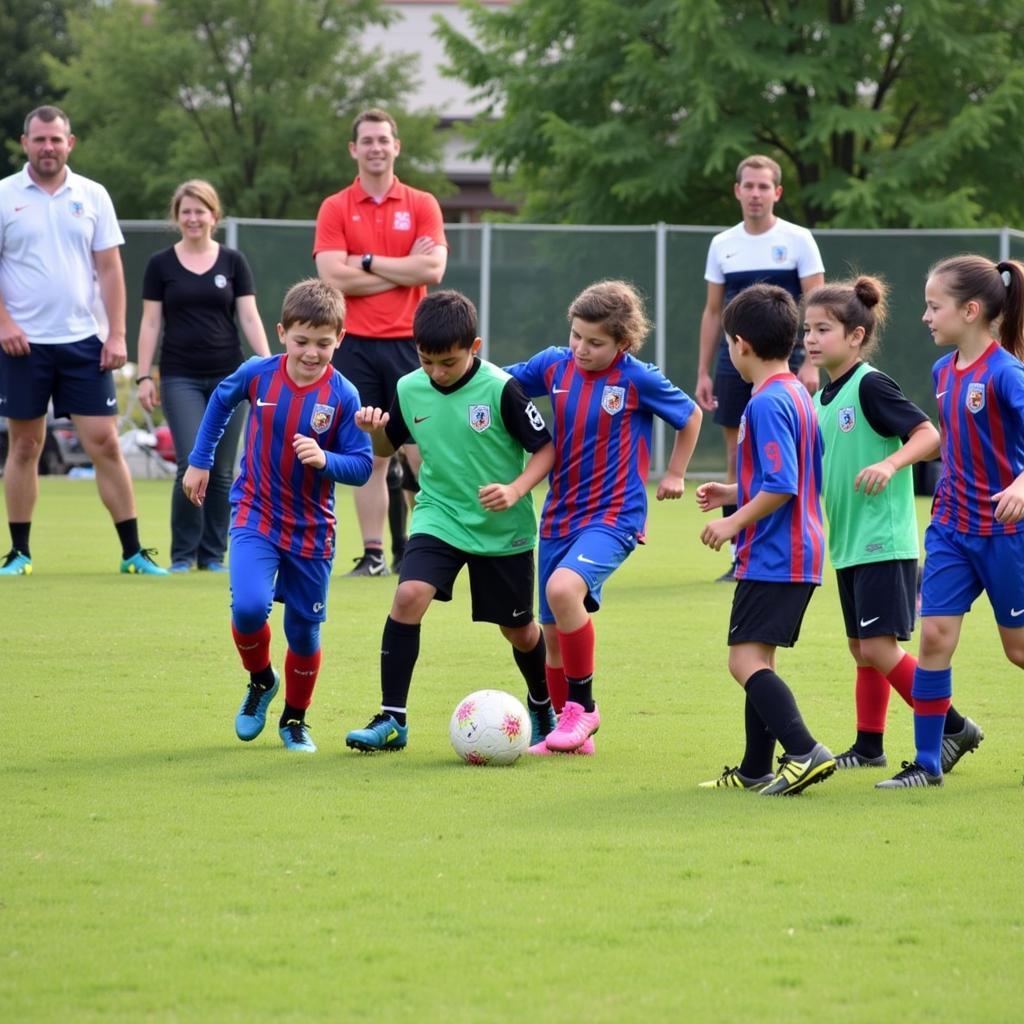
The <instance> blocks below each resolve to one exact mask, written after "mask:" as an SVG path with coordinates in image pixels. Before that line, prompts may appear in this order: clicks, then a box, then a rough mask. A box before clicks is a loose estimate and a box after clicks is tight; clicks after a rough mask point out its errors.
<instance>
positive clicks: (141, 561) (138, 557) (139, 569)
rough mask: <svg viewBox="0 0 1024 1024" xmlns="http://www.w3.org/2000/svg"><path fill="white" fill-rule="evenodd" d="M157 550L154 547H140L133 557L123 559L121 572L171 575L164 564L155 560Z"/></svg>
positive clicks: (144, 574)
mask: <svg viewBox="0 0 1024 1024" xmlns="http://www.w3.org/2000/svg"><path fill="white" fill-rule="evenodd" d="M155 554H156V551H155V550H154V549H153V548H139V550H138V551H136V552H135V554H134V555H132V557H131V558H124V559H122V560H121V572H127V573H132V574H133V575H136V576H169V575H170V573H168V572H167V570H166V569H165V568H163V566H160V565H157V564H156V562H154V561H153V556H154V555H155Z"/></svg>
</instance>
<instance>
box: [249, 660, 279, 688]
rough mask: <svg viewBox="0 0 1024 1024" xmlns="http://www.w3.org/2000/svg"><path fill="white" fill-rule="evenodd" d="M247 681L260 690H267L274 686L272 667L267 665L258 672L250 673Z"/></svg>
mask: <svg viewBox="0 0 1024 1024" xmlns="http://www.w3.org/2000/svg"><path fill="white" fill-rule="evenodd" d="M249 681H250V682H251V683H254V684H255V685H256V686H258V687H259V688H260V689H261V690H269V689H270V688H271V687H272V686H273V685H274V666H273V665H268V666H267V667H266V668H264V669H261V670H260V671H259V672H250V673H249Z"/></svg>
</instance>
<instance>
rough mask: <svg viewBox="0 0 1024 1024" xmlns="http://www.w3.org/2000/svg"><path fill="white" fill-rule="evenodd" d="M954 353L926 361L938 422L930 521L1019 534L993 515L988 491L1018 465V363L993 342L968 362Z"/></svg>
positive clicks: (1023, 367) (1023, 368) (1022, 441)
mask: <svg viewBox="0 0 1024 1024" xmlns="http://www.w3.org/2000/svg"><path fill="white" fill-rule="evenodd" d="M957 355H958V352H951V353H950V354H949V355H946V356H943V357H942V358H941V359H940V360H939V361H938V362H937V363H936V364H935V366H934V367H933V368H932V380H933V381H934V382H935V399H936V401H937V402H938V403H939V423H940V426H941V427H942V474H941V476H940V477H939V483H938V487H937V488H936V490H935V501H934V503H933V504H932V521H933V522H936V523H941V524H943V525H944V526H949V527H952V528H953V529H954V530H957V531H958V532H960V533H974V534H978V535H979V536H982V537H992V536H996V535H998V534H1004V533H1019V532H1020V531H1021V529H1022V526H1021V524H1020V523H1000V522H997V521H996V518H995V516H994V515H993V513H994V512H995V507H996V502H994V501H993V500H992V495H994V494H998V493H999V492H1000V491H1001V490H1003V489H1004V488H1006V487H1008V486H1009V485H1010V484H1011V483H1012V482H1013V480H1014V479H1015V478H1016V477H1017V476H1019V475H1020V474H1021V472H1024V364H1021V362H1020V361H1019V360H1018V359H1017V358H1015V357H1014V356H1012V355H1011V354H1010V353H1009V352H1007V351H1006V349H1004V348H1002V346H1000V345H999V344H998V343H996V342H992V344H991V346H989V348H987V349H986V350H985V352H984V354H983V355H982V356H981V357H980V358H978V359H975V361H974V362H973V363H971V365H970V366H966V367H964V368H963V369H958V368H957V365H956V360H957Z"/></svg>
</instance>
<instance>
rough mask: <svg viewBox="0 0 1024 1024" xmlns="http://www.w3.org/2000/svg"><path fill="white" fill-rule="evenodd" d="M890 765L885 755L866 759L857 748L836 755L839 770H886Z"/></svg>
mask: <svg viewBox="0 0 1024 1024" xmlns="http://www.w3.org/2000/svg"><path fill="white" fill-rule="evenodd" d="M888 763H889V758H887V757H886V756H885V754H879V755H878V757H865V756H864V755H863V754H860V753H858V752H857V748H856V747H850V749H849V750H844V751H843V752H842V753H841V754H836V767H837V768H884V767H885V766H886V765H887V764H888Z"/></svg>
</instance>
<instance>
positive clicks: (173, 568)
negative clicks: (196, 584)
mask: <svg viewBox="0 0 1024 1024" xmlns="http://www.w3.org/2000/svg"><path fill="white" fill-rule="evenodd" d="M167 571H168V572H173V573H179V572H191V571H192V563H191V562H186V561H180V562H171V564H170V565H169V566H168V567H167Z"/></svg>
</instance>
